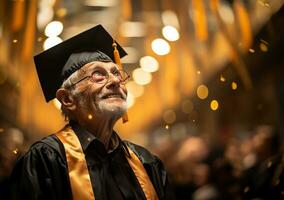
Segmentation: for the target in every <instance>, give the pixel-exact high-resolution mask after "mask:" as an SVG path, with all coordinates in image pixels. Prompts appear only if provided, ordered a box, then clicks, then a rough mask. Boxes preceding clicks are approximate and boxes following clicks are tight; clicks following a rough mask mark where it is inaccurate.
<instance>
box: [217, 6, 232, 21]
mask: <svg viewBox="0 0 284 200" xmlns="http://www.w3.org/2000/svg"><path fill="white" fill-rule="evenodd" d="M218 12H219V14H220V17H221V18H222V20H223V21H224V22H226V23H228V24H234V21H235V16H234V12H233V10H232V8H231V7H230V4H229V3H226V2H222V3H221V4H220V6H219V10H218Z"/></svg>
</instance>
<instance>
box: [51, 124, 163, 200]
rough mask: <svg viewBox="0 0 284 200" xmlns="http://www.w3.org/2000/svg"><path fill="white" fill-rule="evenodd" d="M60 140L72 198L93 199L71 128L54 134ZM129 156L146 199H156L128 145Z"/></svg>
mask: <svg viewBox="0 0 284 200" xmlns="http://www.w3.org/2000/svg"><path fill="white" fill-rule="evenodd" d="M55 135H56V136H57V137H58V138H59V140H60V141H61V142H62V144H63V146H64V149H65V154H66V159H67V166H68V171H69V179H70V184H71V190H72V195H73V199H74V200H91V199H95V194H94V191H93V188H92V184H91V179H90V175H89V171H88V167H87V162H86V160H85V154H84V152H83V150H82V147H81V144H80V141H79V139H78V137H77V136H76V134H75V133H74V131H73V130H72V128H71V127H70V126H66V127H65V128H63V129H62V130H61V131H59V132H58V133H56V134H55ZM128 150H129V153H130V156H131V158H128V157H127V160H128V163H129V165H130V166H131V168H132V170H133V172H134V174H135V175H136V178H137V179H138V182H139V183H140V186H141V188H142V190H143V192H144V194H145V196H146V199H147V200H158V196H157V194H156V191H155V189H154V186H153V184H152V182H151V180H150V178H149V176H148V174H147V172H146V170H145V168H144V166H143V164H142V163H141V161H140V160H139V158H138V157H137V156H136V154H135V153H134V152H133V151H132V150H131V149H130V148H129V147H128Z"/></svg>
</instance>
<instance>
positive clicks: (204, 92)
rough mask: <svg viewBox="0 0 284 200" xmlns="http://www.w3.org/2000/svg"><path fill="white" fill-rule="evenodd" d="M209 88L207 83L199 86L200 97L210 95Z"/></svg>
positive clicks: (204, 97)
mask: <svg viewBox="0 0 284 200" xmlns="http://www.w3.org/2000/svg"><path fill="white" fill-rule="evenodd" d="M208 93H209V92H208V88H207V86H206V85H200V86H198V88H197V96H198V97H199V98H200V99H206V98H207V97H208Z"/></svg>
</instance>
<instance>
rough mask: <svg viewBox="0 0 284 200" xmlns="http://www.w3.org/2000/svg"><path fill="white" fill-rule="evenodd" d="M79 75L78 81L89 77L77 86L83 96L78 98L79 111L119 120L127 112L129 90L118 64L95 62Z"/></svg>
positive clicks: (83, 68) (79, 71) (83, 69)
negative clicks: (120, 75) (121, 76)
mask: <svg viewBox="0 0 284 200" xmlns="http://www.w3.org/2000/svg"><path fill="white" fill-rule="evenodd" d="M78 73H79V74H78V76H79V77H80V78H78V77H77V79H78V80H80V79H81V78H84V77H86V76H89V77H87V78H86V79H85V80H83V81H80V82H79V83H78V84H76V87H77V88H76V89H77V90H78V91H80V94H81V95H78V96H77V97H76V98H77V111H79V112H83V113H85V114H86V115H92V116H98V115H99V116H101V117H111V118H117V119H118V118H120V117H121V116H122V115H123V114H124V113H125V112H126V109H127V104H126V97H127V90H126V87H125V85H124V84H122V83H121V80H120V79H119V76H118V74H119V71H118V67H117V65H116V64H114V63H113V62H99V61H94V62H91V63H88V64H86V65H85V66H83V67H82V68H81V69H80V70H78ZM105 79H106V80H105ZM78 80H77V81H78ZM75 81H76V80H74V82H75Z"/></svg>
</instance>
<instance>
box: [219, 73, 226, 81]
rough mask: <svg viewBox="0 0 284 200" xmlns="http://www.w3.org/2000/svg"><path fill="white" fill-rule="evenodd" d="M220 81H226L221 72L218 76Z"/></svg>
mask: <svg viewBox="0 0 284 200" xmlns="http://www.w3.org/2000/svg"><path fill="white" fill-rule="evenodd" d="M220 81H221V82H225V81H226V79H225V77H224V76H223V75H222V74H221V76H220Z"/></svg>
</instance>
